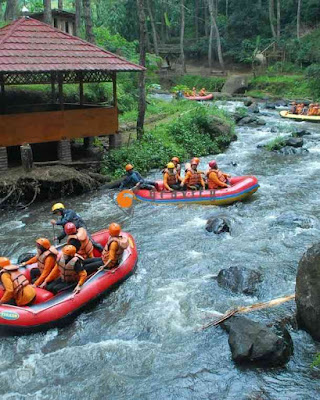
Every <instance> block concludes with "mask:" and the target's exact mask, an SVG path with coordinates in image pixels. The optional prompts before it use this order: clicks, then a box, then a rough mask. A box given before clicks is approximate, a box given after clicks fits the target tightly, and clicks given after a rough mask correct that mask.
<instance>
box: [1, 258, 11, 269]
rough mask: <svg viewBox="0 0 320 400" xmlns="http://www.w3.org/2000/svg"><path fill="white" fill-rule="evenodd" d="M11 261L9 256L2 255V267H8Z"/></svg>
mask: <svg viewBox="0 0 320 400" xmlns="http://www.w3.org/2000/svg"><path fill="white" fill-rule="evenodd" d="M9 265H11V261H10V260H9V258H7V257H0V268H4V267H8V266H9Z"/></svg>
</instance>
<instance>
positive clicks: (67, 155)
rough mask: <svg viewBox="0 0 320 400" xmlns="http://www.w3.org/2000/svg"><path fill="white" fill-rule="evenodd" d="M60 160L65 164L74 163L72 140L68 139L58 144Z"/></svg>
mask: <svg viewBox="0 0 320 400" xmlns="http://www.w3.org/2000/svg"><path fill="white" fill-rule="evenodd" d="M58 160H60V161H64V162H71V161H72V156H71V144H70V140H68V139H66V140H60V142H58Z"/></svg>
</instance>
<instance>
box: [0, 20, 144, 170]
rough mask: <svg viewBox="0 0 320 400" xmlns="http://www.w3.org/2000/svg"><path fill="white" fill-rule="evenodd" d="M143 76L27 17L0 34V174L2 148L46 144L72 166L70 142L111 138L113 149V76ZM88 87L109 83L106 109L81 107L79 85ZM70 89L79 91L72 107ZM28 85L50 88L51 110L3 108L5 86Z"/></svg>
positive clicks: (136, 67) (137, 68)
mask: <svg viewBox="0 0 320 400" xmlns="http://www.w3.org/2000/svg"><path fill="white" fill-rule="evenodd" d="M143 70H144V68H143V67H141V66H139V65H136V64H133V63H131V62H129V61H127V60H125V59H123V58H121V57H119V56H117V55H115V54H113V53H110V52H109V51H106V50H104V49H102V48H99V47H97V46H95V45H93V44H91V43H88V42H86V41H84V40H82V39H80V38H78V37H75V36H71V35H69V34H67V33H64V32H62V31H59V30H57V29H55V28H54V27H52V26H50V25H47V24H44V23H43V22H40V21H38V20H35V19H32V18H29V17H22V18H19V19H17V20H16V21H14V22H12V23H11V24H9V25H7V26H5V27H3V28H1V29H0V88H1V105H2V107H1V110H0V169H2V170H3V169H6V168H7V167H8V157H7V148H8V147H10V146H21V145H22V144H25V143H29V144H35V143H45V142H46V143H50V148H51V149H52V151H55V152H56V154H57V158H58V159H59V160H62V161H71V147H70V139H74V138H89V137H94V136H100V135H110V136H109V137H110V139H109V142H110V147H116V146H117V145H118V144H119V143H118V142H119V140H118V138H120V135H119V134H118V108H117V90H116V89H117V88H116V76H117V72H130V71H136V72H141V71H143ZM93 82H96V83H97V82H112V85H113V99H112V102H111V104H110V105H108V106H106V105H103V106H102V105H92V104H90V105H89V104H85V102H84V84H85V83H93ZM69 83H73V84H78V85H79V103H77V104H66V103H65V102H64V96H63V85H64V84H69ZM30 84H33V85H34V84H49V85H51V94H52V96H51V97H52V101H51V102H50V104H39V105H23V106H22V107H21V106H19V107H18V106H16V105H13V106H8V105H7V103H6V86H9V85H30ZM57 95H58V96H57ZM57 98H58V101H56V99H57ZM51 144H52V146H55V148H53V147H51ZM47 148H48V147H47Z"/></svg>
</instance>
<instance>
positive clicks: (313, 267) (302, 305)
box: [296, 243, 320, 341]
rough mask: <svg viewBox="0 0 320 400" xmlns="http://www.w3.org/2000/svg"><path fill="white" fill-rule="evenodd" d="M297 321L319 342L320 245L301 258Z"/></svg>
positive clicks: (297, 292)
mask: <svg viewBox="0 0 320 400" xmlns="http://www.w3.org/2000/svg"><path fill="white" fill-rule="evenodd" d="M296 304H297V321H298V324H299V326H300V327H301V328H302V329H304V330H306V331H307V332H309V333H310V335H311V336H312V337H313V338H314V339H315V340H318V341H320V243H317V244H315V245H313V246H312V247H310V249H308V250H307V251H306V252H305V253H304V255H303V256H302V258H301V260H300V262H299V266H298V272H297V279H296Z"/></svg>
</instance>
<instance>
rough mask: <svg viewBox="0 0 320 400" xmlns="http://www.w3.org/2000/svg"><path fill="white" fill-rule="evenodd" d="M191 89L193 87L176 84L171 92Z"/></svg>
mask: <svg viewBox="0 0 320 400" xmlns="http://www.w3.org/2000/svg"><path fill="white" fill-rule="evenodd" d="M189 90H191V88H190V87H188V86H186V85H176V86H173V87H172V88H171V89H170V92H171V93H178V92H182V93H183V92H188V91H189Z"/></svg>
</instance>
